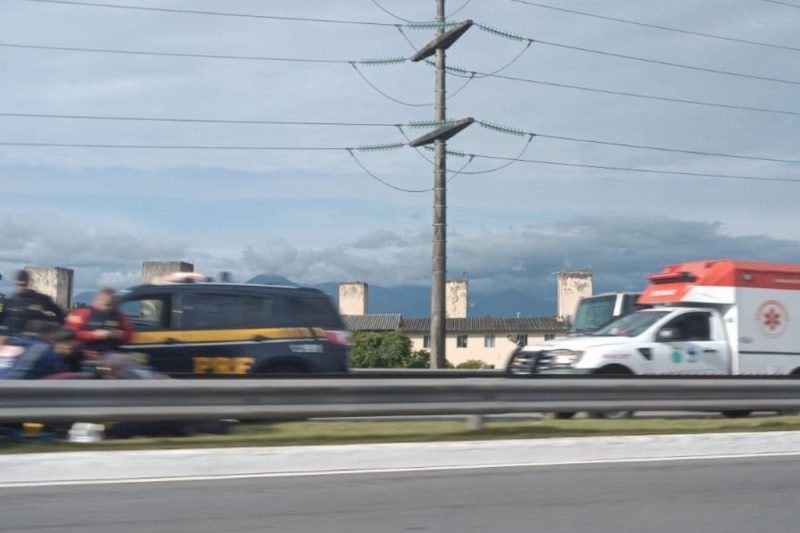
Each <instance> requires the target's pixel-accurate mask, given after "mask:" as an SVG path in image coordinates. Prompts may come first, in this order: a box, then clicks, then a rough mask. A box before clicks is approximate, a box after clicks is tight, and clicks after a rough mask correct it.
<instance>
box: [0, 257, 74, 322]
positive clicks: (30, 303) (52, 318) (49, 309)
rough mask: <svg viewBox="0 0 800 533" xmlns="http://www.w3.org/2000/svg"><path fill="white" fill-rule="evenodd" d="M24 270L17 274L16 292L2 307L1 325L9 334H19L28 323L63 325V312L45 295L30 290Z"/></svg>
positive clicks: (29, 278)
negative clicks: (38, 321)
mask: <svg viewBox="0 0 800 533" xmlns="http://www.w3.org/2000/svg"><path fill="white" fill-rule="evenodd" d="M30 282H31V277H30V274H29V273H28V272H27V271H26V270H20V271H19V272H17V292H16V293H14V294H13V295H12V296H10V297H9V298H7V299H6V301H5V304H4V305H3V315H2V325H3V326H5V327H6V328H7V330H8V333H10V334H12V335H13V334H19V333H21V332H22V330H23V328H24V327H25V325H26V324H27V323H28V322H31V321H34V320H40V321H45V322H51V323H53V324H55V325H57V326H60V325H61V324H63V323H64V311H62V310H61V308H60V307H59V306H58V305H56V303H55V302H54V301H53V299H52V298H50V297H49V296H47V295H46V294H42V293H40V292H36V291H35V290H33V289H31V288H30Z"/></svg>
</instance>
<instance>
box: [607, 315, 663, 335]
mask: <svg viewBox="0 0 800 533" xmlns="http://www.w3.org/2000/svg"><path fill="white" fill-rule="evenodd" d="M668 314H669V311H639V312H637V313H632V314H630V315H626V316H623V317H622V318H619V319H617V320H615V321H614V322H612V323H611V324H609V325H607V326H606V327H604V328H602V329H599V330H597V331H596V332H595V333H593V335H594V336H596V337H636V336H638V335H641V334H642V333H643V332H644V331H645V330H647V328H649V327H650V326H652V325H653V324H655V323H656V322H658V321H659V320H661V319H662V318H664V317H665V316H667V315H668Z"/></svg>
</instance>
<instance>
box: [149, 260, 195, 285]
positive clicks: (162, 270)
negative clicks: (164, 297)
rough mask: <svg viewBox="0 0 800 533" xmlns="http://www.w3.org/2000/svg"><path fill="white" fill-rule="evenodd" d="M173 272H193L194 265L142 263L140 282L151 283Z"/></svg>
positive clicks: (167, 262)
mask: <svg viewBox="0 0 800 533" xmlns="http://www.w3.org/2000/svg"><path fill="white" fill-rule="evenodd" d="M173 272H194V265H193V264H191V263H185V262H183V261H145V262H144V263H142V280H143V281H144V282H145V283H153V282H154V281H156V280H158V279H159V278H162V277H164V276H166V275H167V274H172V273H173Z"/></svg>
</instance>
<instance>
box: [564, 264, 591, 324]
mask: <svg viewBox="0 0 800 533" xmlns="http://www.w3.org/2000/svg"><path fill="white" fill-rule="evenodd" d="M592 291H593V283H592V271H591V270H575V271H571V272H559V273H558V316H560V317H561V318H564V319H567V320H568V321H569V322H572V320H573V319H574V318H575V310H576V309H577V308H578V302H580V300H581V298H583V297H585V296H591V295H592Z"/></svg>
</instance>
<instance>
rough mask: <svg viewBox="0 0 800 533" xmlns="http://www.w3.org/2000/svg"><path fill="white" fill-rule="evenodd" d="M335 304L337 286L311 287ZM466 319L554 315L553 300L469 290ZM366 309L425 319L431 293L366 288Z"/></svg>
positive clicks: (264, 278) (280, 280)
mask: <svg viewBox="0 0 800 533" xmlns="http://www.w3.org/2000/svg"><path fill="white" fill-rule="evenodd" d="M248 283H265V284H277V285H294V286H296V285H297V284H296V283H294V282H292V281H291V280H289V279H286V278H285V277H283V276H278V275H275V274H260V275H258V276H256V277H254V278H253V279H251V280H250V281H249V282H248ZM311 287H313V288H315V289H319V290H321V291H322V292H324V293H325V294H327V295H328V296H330V298H331V300H333V302H334V303H335V304H337V305H338V303H339V284H338V283H336V282H328V283H319V284H316V285H311ZM469 300H470V303H469V305H470V308H469V314H470V316H517V314H518V313H519V315H520V316H552V315H554V314H555V312H556V302H555V297H554V296H550V297H542V296H538V295H535V294H529V293H525V292H522V291H516V290H512V289H507V290H503V291H499V292H493V293H485V292H479V291H476V290H474V289H470V297H469ZM367 309H368V310H369V312H370V313H399V314H401V315H403V316H406V317H427V316H430V314H431V292H430V289H429V288H427V287H420V286H417V285H399V286H396V287H381V286H380V285H370V286H369V296H368V302H367Z"/></svg>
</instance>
